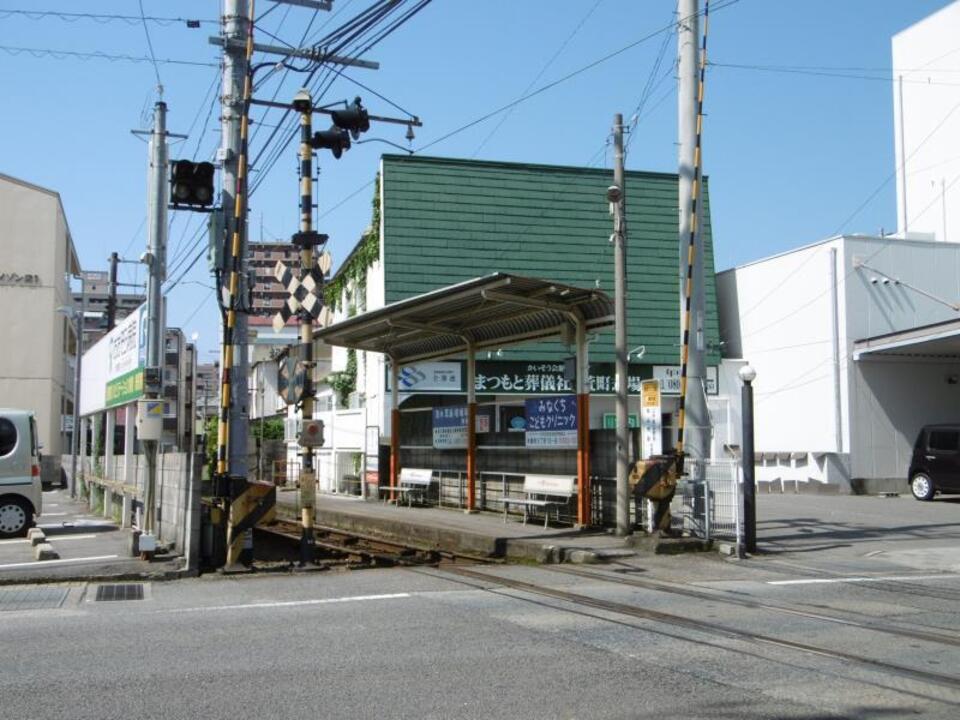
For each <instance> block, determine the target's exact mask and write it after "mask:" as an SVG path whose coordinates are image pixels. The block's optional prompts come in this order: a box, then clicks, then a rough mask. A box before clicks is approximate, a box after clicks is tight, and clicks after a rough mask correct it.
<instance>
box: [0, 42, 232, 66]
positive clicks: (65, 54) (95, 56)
mask: <svg viewBox="0 0 960 720" xmlns="http://www.w3.org/2000/svg"><path fill="white" fill-rule="evenodd" d="M0 52H5V53H7V54H8V55H23V54H27V55H32V56H33V57H37V58H40V57H52V58H55V59H57V60H67V59H69V58H78V59H80V60H109V61H110V62H132V63H152V62H157V63H159V64H161V65H192V66H194V67H220V66H219V64H217V63H214V62H202V61H199V60H175V59H172V58H156V61H154V60H153V59H152V58H150V57H147V56H145V55H112V54H110V53H103V52H99V51H97V52H77V51H75V50H55V49H53V48H28V47H14V46H12V45H0Z"/></svg>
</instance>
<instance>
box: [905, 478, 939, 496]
mask: <svg viewBox="0 0 960 720" xmlns="http://www.w3.org/2000/svg"><path fill="white" fill-rule="evenodd" d="M910 492H912V493H913V496H914V497H915V498H916V499H917V500H933V495H934V492H935V491H934V489H933V481H932V480H931V479H930V476H929V475H925V474H924V473H917V474H916V475H914V476H913V479H912V480H911V481H910Z"/></svg>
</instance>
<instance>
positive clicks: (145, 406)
mask: <svg viewBox="0 0 960 720" xmlns="http://www.w3.org/2000/svg"><path fill="white" fill-rule="evenodd" d="M162 438H163V400H139V401H138V402H137V439H139V440H157V441H159V440H161V439H162Z"/></svg>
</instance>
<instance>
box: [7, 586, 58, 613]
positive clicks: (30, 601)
mask: <svg viewBox="0 0 960 720" xmlns="http://www.w3.org/2000/svg"><path fill="white" fill-rule="evenodd" d="M69 593H70V588H60V587H23V588H13V589H9V590H0V612H12V611H14V610H52V609H55V608H58V607H60V606H61V605H63V601H64V600H66V599H67V595H68V594H69Z"/></svg>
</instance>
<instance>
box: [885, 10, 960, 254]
mask: <svg viewBox="0 0 960 720" xmlns="http://www.w3.org/2000/svg"><path fill="white" fill-rule="evenodd" d="M958 37H960V2H954V3H951V4H950V5H947V6H946V7H945V8H943V9H942V10H940V11H938V12H935V13H933V14H932V15H930V16H928V17H926V18H924V19H923V20H921V21H919V22H917V23H915V24H914V25H911V26H910V27H909V28H907V29H906V30H903V31H902V32H900V33H897V34H896V35H894V36H893V41H892V50H893V78H894V83H893V104H894V126H895V142H896V152H897V155H896V162H897V224H898V228H899V231H900V233H901V234H902V233H904V232H910V233H925V234H927V235H928V236H930V237H935V238H936V239H937V240H949V241H955V242H960V151H958V149H957V137H958V136H960V82H958V78H960V51H958V48H957V38H958Z"/></svg>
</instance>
